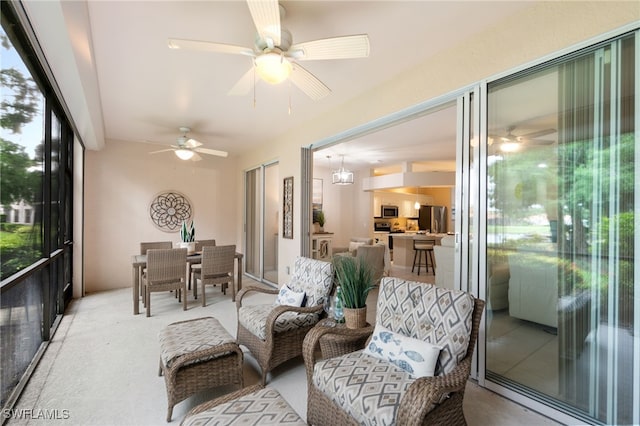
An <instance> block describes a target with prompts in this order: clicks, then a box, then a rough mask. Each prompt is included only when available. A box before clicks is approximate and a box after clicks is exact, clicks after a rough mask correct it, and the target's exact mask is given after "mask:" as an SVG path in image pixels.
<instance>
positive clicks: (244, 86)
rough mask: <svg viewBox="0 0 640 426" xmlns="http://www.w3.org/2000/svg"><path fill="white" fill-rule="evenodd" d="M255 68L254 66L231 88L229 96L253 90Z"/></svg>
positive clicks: (242, 94) (240, 94)
mask: <svg viewBox="0 0 640 426" xmlns="http://www.w3.org/2000/svg"><path fill="white" fill-rule="evenodd" d="M254 78H255V77H254V70H253V67H251V68H250V69H249V71H247V72H246V73H244V75H243V76H242V77H240V80H238V82H237V83H236V84H235V85H234V86H233V87H232V88H231V90H229V93H227V94H228V95H229V96H244V95H246V94H247V93H249V92H250V91H251V88H252V87H253V83H254Z"/></svg>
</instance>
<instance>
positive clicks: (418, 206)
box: [413, 188, 420, 210]
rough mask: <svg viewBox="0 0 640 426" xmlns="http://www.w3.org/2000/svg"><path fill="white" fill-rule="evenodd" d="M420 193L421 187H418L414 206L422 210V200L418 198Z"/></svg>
mask: <svg viewBox="0 0 640 426" xmlns="http://www.w3.org/2000/svg"><path fill="white" fill-rule="evenodd" d="M419 193H420V188H416V202H415V203H414V204H413V208H414V209H416V210H420V200H418V194H419Z"/></svg>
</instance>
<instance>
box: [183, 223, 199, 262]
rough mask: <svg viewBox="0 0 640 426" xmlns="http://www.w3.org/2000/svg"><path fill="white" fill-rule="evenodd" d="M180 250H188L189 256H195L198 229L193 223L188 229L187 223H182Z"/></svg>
mask: <svg viewBox="0 0 640 426" xmlns="http://www.w3.org/2000/svg"><path fill="white" fill-rule="evenodd" d="M180 248H186V249H187V254H193V253H195V251H196V228H195V225H194V224H193V221H191V223H190V225H189V227H187V221H182V226H181V227H180Z"/></svg>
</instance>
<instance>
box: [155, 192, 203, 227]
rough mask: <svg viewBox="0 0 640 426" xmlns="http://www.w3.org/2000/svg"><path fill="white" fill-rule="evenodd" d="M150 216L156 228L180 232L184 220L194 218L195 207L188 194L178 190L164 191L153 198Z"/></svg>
mask: <svg viewBox="0 0 640 426" xmlns="http://www.w3.org/2000/svg"><path fill="white" fill-rule="evenodd" d="M149 216H150V218H151V222H153V224H154V225H155V226H156V228H158V229H160V230H162V231H164V232H178V231H179V230H180V226H182V222H184V221H189V220H191V219H192V218H193V207H192V205H191V202H190V201H189V199H188V198H187V197H186V195H184V194H182V193H180V192H178V191H164V192H161V193H159V194H157V195H156V196H155V197H153V200H151V203H150V204H149Z"/></svg>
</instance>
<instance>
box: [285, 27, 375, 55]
mask: <svg viewBox="0 0 640 426" xmlns="http://www.w3.org/2000/svg"><path fill="white" fill-rule="evenodd" d="M287 55H288V56H291V57H292V58H294V59H296V60H298V61H312V60H318V59H348V58H366V57H368V56H369V36H368V35H366V34H358V35H350V36H343V37H333V38H323V39H320V40H313V41H306V42H303V43H298V44H294V45H292V46H291V47H290V48H289V50H288V52H287Z"/></svg>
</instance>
